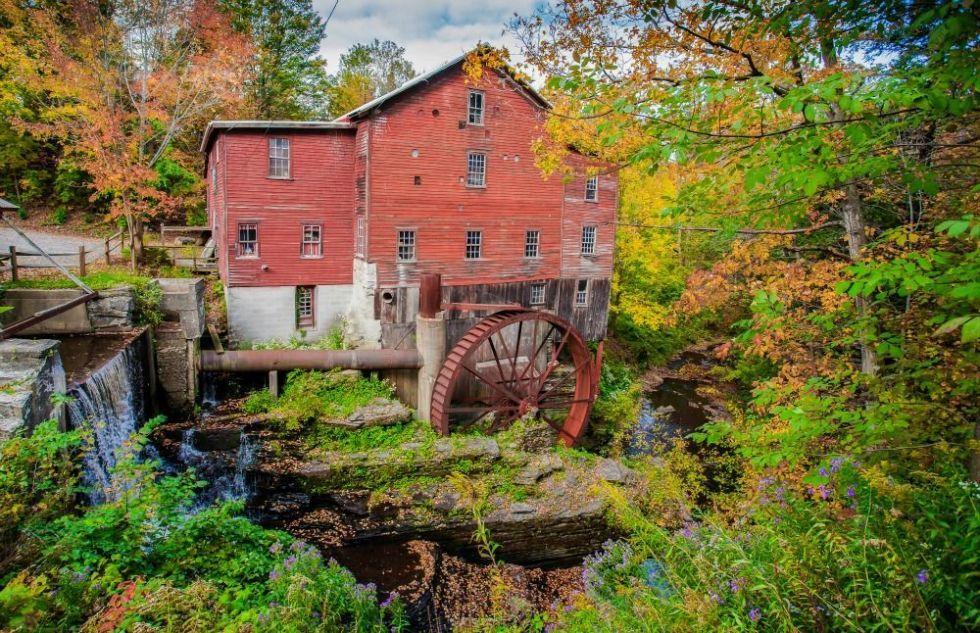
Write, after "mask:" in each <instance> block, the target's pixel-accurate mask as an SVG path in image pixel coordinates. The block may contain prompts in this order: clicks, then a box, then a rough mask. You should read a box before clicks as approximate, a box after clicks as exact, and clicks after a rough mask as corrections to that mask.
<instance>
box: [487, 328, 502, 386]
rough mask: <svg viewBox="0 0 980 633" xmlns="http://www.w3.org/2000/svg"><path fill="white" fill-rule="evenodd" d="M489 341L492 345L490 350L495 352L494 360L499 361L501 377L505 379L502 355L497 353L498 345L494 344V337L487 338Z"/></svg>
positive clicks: (498, 366) (498, 367)
mask: <svg viewBox="0 0 980 633" xmlns="http://www.w3.org/2000/svg"><path fill="white" fill-rule="evenodd" d="M487 343H489V345H490V351H491V352H493V360H494V361H495V362H496V363H497V371H498V372H499V373H500V379H501V380H503V379H504V368H503V366H502V365H501V364H500V356H499V355H498V354H497V346H496V345H494V344H493V337H492V336H491V337H490V338H488V339H487Z"/></svg>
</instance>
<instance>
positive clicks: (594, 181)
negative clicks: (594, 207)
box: [585, 176, 599, 202]
mask: <svg viewBox="0 0 980 633" xmlns="http://www.w3.org/2000/svg"><path fill="white" fill-rule="evenodd" d="M598 200H599V177H598V176H592V177H591V178H589V179H588V180H586V181H585V201H586V202H597V201H598Z"/></svg>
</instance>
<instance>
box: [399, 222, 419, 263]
mask: <svg viewBox="0 0 980 633" xmlns="http://www.w3.org/2000/svg"><path fill="white" fill-rule="evenodd" d="M417 244H418V232H417V231H416V230H415V229H398V233H397V235H396V238H395V259H396V260H397V261H399V262H414V261H415V256H416V255H415V249H416V247H417Z"/></svg>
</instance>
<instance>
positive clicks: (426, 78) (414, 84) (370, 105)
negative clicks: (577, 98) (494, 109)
mask: <svg viewBox="0 0 980 633" xmlns="http://www.w3.org/2000/svg"><path fill="white" fill-rule="evenodd" d="M476 50H477V49H473V50H470V51H467V52H466V53H463V54H462V55H460V56H459V57H456V58H454V59H452V60H450V61H448V62H446V63H445V64H443V65H442V66H439V67H438V68H436V69H435V70H431V71H429V72H427V73H424V74H422V75H419V76H418V77H415V78H414V79H411V80H409V81H407V82H405V83H403V84H402V85H401V86H399V87H397V88H395V89H394V90H392V91H391V92H388V93H385V94H383V95H381V96H380V97H378V98H376V99H373V100H371V101H368V102H367V103H365V104H364V105H362V106H360V107H357V108H354V109H353V110H351V111H350V112H348V113H347V114H344V115H342V116H339V117H337V118H336V119H334V121H337V122H343V121H356V120H357V119H360V118H362V117H365V116H367V115H368V114H370V113H371V112H372V111H374V110H376V109H377V108H380V107H381V106H383V105H384V104H386V103H388V102H389V101H392V100H394V99H397V98H399V97H401V96H402V95H404V94H406V93H409V92H411V91H412V90H414V89H416V88H419V87H421V86H427V85H428V84H429V83H430V82H431V81H432V80H434V79H436V78H437V77H438V76H439V75H441V74H443V73H444V72H446V71H448V70H451V69H452V68H455V67H456V66H458V65H460V64H462V63H463V61H465V60H466V58H467V56H469V55H470V54H472V53H473V52H474V51H476ZM498 70H500V71H502V72H505V73H506V74H507V75H508V76H509V77H510V78H511V80H513V81H514V83H516V84H517V85H519V86H520V87H521V88H522V89H523V90H524V91H525V92H526V93H527V96H528V97H529V98H530V99H531V100H532V101H534V102H535V103H537V104H538V105H539V106H540V107H542V108H545V109H551V104H550V103H548V101H547V100H546V99H545V98H544V97H542V96H541V95H540V94H539V93H538V91H537V90H535V89H534V88H532V87H531V85H530V84H529V83H527V82H526V81H524V80H523V79H521V78H520V77H519V76H518V75H517V71H515V70H514V69H513V68H511V67H510V66H508V65H506V64H504V65H503V66H501V67H500V68H498Z"/></svg>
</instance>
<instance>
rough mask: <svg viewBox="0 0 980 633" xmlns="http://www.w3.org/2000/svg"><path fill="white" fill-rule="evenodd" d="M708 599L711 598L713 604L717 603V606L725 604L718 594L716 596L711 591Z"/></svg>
mask: <svg viewBox="0 0 980 633" xmlns="http://www.w3.org/2000/svg"><path fill="white" fill-rule="evenodd" d="M710 598H711V599H712V600H714V601H715V602H717V603H718V604H725V599H724V598H722V597H721V596H719V595H718V594H716V593H715V592H713V591H712V592H711V594H710Z"/></svg>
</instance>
